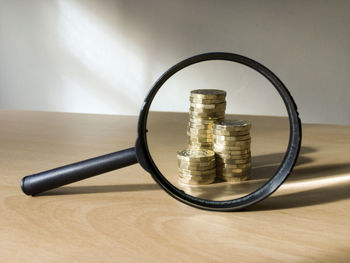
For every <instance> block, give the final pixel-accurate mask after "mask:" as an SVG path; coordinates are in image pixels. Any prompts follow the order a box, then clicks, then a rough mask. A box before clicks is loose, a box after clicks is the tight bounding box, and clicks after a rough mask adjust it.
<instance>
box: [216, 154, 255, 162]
mask: <svg viewBox="0 0 350 263" xmlns="http://www.w3.org/2000/svg"><path fill="white" fill-rule="evenodd" d="M216 163H217V164H247V163H251V158H246V159H231V158H229V159H226V158H221V157H220V156H217V157H216Z"/></svg>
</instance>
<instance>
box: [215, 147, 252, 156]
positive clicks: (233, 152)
mask: <svg viewBox="0 0 350 263" xmlns="http://www.w3.org/2000/svg"><path fill="white" fill-rule="evenodd" d="M213 147H214V148H213V149H214V151H215V152H216V153H217V154H227V155H229V154H230V155H242V154H250V150H249V149H244V150H237V151H232V150H217V148H215V144H214V146H213Z"/></svg>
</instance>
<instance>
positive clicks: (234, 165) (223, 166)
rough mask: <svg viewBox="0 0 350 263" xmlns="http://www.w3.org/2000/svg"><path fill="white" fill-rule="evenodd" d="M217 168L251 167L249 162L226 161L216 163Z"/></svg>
mask: <svg viewBox="0 0 350 263" xmlns="http://www.w3.org/2000/svg"><path fill="white" fill-rule="evenodd" d="M216 167H217V168H232V169H233V168H242V169H244V168H251V167H252V164H251V163H245V164H227V163H218V164H217V165H216Z"/></svg>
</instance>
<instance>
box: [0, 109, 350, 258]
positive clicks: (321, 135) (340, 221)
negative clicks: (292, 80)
mask: <svg viewBox="0 0 350 263" xmlns="http://www.w3.org/2000/svg"><path fill="white" fill-rule="evenodd" d="M245 118H247V119H250V120H252V122H253V125H254V124H255V127H256V129H255V130H253V131H252V133H253V134H252V137H253V138H255V139H256V143H255V144H254V146H252V147H253V148H252V153H253V166H254V165H255V168H254V169H256V174H257V175H259V174H266V172H271V171H273V169H276V162H278V161H280V160H281V158H283V149H284V147H286V137H285V135H284V133H283V131H285V127H286V126H285V125H286V120H285V119H284V118H273V117H254V116H245ZM183 120H184V115H183V114H173V115H172V116H171V118H169V116H168V115H166V114H165V113H159V114H155V115H154V118H153V119H150V123H152V125H154V127H155V128H154V129H155V130H158V129H159V125H160V124H161V123H167V122H168V124H167V125H165V126H166V127H168V128H170V127H171V129H172V131H174V133H170V134H169V135H168V133H164V136H165V137H163V138H162V139H160V140H155V144H154V158H159V160H160V161H161V160H162V158H163V157H162V156H161V155H162V154H161V153H162V150H164V151H165V150H166V149H167V147H175V146H176V147H180V146H179V145H177V144H176V143H174V142H175V141H176V140H177V138H180V136H183V131H182V129H183V127H182V126H181V125H177V124H178V123H179V122H183ZM157 123H159V124H157ZM136 125H137V117H130V116H112V115H89V114H69V113H48V112H30V111H13V110H1V111H0V237H1V239H0V262H350V127H349V126H331V125H309V124H306V125H303V145H302V151H301V154H300V158H299V160H298V164H297V166H296V167H295V169H294V171H293V173H292V174H291V176H290V178H289V179H288V180H287V182H285V183H284V184H283V185H282V187H281V188H279V190H278V191H277V192H275V193H274V194H273V195H272V196H270V197H269V198H267V199H266V200H264V201H262V202H260V203H258V204H256V205H254V206H252V207H249V208H248V209H245V210H244V211H240V212H229V213H227V212H226V213H220V212H209V211H203V210H199V209H195V208H192V207H189V206H187V205H184V204H182V203H180V202H178V201H176V200H175V199H173V198H171V197H170V196H169V195H167V194H166V193H165V192H164V191H163V190H161V189H160V188H159V187H158V186H157V185H156V184H155V183H154V181H153V180H152V178H151V176H150V175H149V174H148V173H147V172H146V171H144V170H143V169H142V168H141V167H140V166H139V165H138V164H136V165H133V166H130V167H126V168H123V169H120V170H117V171H113V172H110V173H107V174H104V175H100V176H97V177H93V178H90V179H87V180H84V181H81V182H77V183H74V184H72V185H69V186H64V187H61V188H59V189H55V190H52V191H49V192H47V193H43V194H41V195H39V196H36V197H29V196H26V195H24V194H23V193H22V192H21V189H20V186H19V183H20V180H21V178H22V177H23V176H25V175H28V174H31V173H36V172H40V171H43V170H47V169H51V168H54V167H57V166H61V165H64V164H68V163H71V162H76V161H80V160H83V159H87V158H91V157H94V156H98V155H101V154H105V153H108V152H113V151H116V150H120V149H124V148H128V147H130V146H132V145H133V144H134V141H135V138H136ZM169 125H170V127H169ZM281 127H282V128H284V129H282V128H281ZM162 134H163V133H162ZM179 140H180V141H181V140H182V139H179ZM157 143H158V144H157ZM158 151H159V155H157V152H158ZM163 161H164V163H167V160H163ZM264 163H266V164H268V165H267V166H264V165H263V164H264ZM257 165H258V166H257ZM259 165H260V167H259ZM162 169H166V166H165V167H163V168H162ZM254 169H253V170H254Z"/></svg>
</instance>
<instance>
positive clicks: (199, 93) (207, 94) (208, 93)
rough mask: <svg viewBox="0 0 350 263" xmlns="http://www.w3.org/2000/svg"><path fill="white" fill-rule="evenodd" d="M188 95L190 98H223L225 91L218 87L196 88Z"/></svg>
mask: <svg viewBox="0 0 350 263" xmlns="http://www.w3.org/2000/svg"><path fill="white" fill-rule="evenodd" d="M190 97H192V98H201V99H203V98H205V99H218V98H225V97H226V91H224V90H218V89H197V90H192V91H191V93H190Z"/></svg>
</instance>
